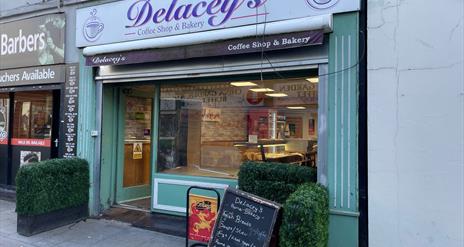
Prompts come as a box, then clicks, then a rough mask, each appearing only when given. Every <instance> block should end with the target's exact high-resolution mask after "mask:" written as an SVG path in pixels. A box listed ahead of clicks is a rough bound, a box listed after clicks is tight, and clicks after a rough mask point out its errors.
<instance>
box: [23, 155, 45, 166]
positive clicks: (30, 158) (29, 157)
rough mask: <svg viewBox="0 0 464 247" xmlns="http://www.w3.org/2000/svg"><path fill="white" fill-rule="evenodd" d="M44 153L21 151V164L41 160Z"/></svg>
mask: <svg viewBox="0 0 464 247" xmlns="http://www.w3.org/2000/svg"><path fill="white" fill-rule="evenodd" d="M41 156H42V153H41V152H36V151H21V152H20V154H19V157H20V159H19V160H20V163H19V164H20V166H23V165H26V164H30V163H35V162H39V161H40V160H41Z"/></svg>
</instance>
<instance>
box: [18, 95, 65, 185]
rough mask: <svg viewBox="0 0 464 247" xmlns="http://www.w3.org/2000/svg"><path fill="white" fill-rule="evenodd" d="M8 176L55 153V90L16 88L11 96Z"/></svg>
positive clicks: (56, 117) (57, 105)
mask: <svg viewBox="0 0 464 247" xmlns="http://www.w3.org/2000/svg"><path fill="white" fill-rule="evenodd" d="M13 99H14V108H13V113H12V114H13V121H12V129H13V133H12V136H11V139H10V145H11V159H10V160H11V178H12V182H13V184H14V178H15V176H16V173H17V171H18V169H19V168H20V167H21V166H23V165H26V164H29V163H34V162H39V161H42V160H46V159H50V158H54V157H56V156H57V148H58V123H57V121H58V114H59V103H58V102H59V91H32V92H31V91H29V92H16V93H14V96H13Z"/></svg>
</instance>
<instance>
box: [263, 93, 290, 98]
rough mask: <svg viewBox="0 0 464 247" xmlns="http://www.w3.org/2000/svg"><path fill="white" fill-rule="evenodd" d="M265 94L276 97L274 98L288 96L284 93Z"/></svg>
mask: <svg viewBox="0 0 464 247" xmlns="http://www.w3.org/2000/svg"><path fill="white" fill-rule="evenodd" d="M266 95H267V96H269V97H276V98H280V97H287V96H288V95H287V94H285V93H267V94H266Z"/></svg>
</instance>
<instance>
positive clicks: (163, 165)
mask: <svg viewBox="0 0 464 247" xmlns="http://www.w3.org/2000/svg"><path fill="white" fill-rule="evenodd" d="M317 87H318V83H317V78H290V79H274V80H259V81H253V80H252V81H234V82H219V83H195V84H169V85H162V86H161V99H160V112H159V130H160V131H159V148H158V166H157V168H158V172H163V173H171V174H179V175H192V176H208V177H222V178H237V173H238V170H239V167H240V165H241V164H242V163H243V162H244V161H248V160H253V161H273V162H284V163H294V164H298V165H312V166H315V165H316V162H315V160H316V158H315V157H316V155H317V151H316V150H317V126H316V125H317V109H318V103H317V100H318V91H317Z"/></svg>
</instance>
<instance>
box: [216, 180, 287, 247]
mask: <svg viewBox="0 0 464 247" xmlns="http://www.w3.org/2000/svg"><path fill="white" fill-rule="evenodd" d="M281 207H282V206H281V205H280V204H278V203H276V202H273V201H269V200H266V199H264V198H261V197H259V196H255V195H253V194H249V193H246V192H243V191H240V190H236V189H232V188H228V189H227V190H226V192H225V194H224V198H223V199H222V204H221V208H220V210H219V215H218V218H217V220H216V224H215V225H214V230H213V235H212V237H211V239H210V242H209V244H208V246H210V247H227V246H230V247H235V246H237V247H238V246H240V247H267V246H269V243H270V240H271V236H272V232H273V230H274V225H275V223H276V220H277V217H278V215H279V210H280V208H281Z"/></svg>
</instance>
